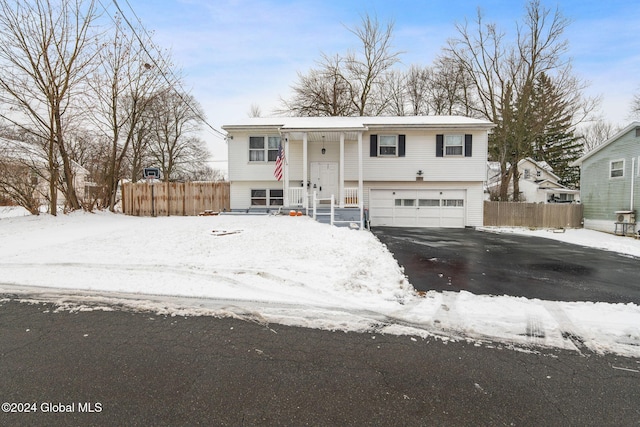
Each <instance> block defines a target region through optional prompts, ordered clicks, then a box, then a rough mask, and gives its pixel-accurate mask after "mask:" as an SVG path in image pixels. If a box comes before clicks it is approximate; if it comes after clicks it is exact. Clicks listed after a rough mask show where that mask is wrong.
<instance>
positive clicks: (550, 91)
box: [531, 74, 582, 188]
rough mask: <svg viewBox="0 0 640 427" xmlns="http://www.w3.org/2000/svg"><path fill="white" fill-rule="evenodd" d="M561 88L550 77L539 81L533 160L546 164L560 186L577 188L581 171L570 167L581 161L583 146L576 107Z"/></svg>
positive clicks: (534, 104)
mask: <svg viewBox="0 0 640 427" xmlns="http://www.w3.org/2000/svg"><path fill="white" fill-rule="evenodd" d="M569 102H570V97H567V96H566V95H565V94H564V93H562V91H561V90H560V89H559V87H558V85H556V84H555V83H554V81H553V80H552V79H551V78H550V77H549V76H548V75H546V74H541V75H540V77H538V79H537V80H536V84H535V89H534V93H533V99H532V104H533V105H532V108H531V113H532V114H531V120H532V123H531V130H532V131H534V133H535V135H534V139H533V146H532V147H531V148H532V153H531V157H532V158H533V159H534V160H536V161H545V162H547V164H549V166H551V168H552V169H553V172H554V173H555V174H556V175H558V176H559V177H560V183H561V184H563V185H566V186H568V187H571V188H577V187H578V185H579V182H580V171H579V168H576V167H570V166H569V164H570V163H571V162H573V161H574V160H577V159H578V158H580V156H581V154H582V143H581V141H580V137H579V136H577V135H576V133H575V125H574V124H573V122H574V120H573V110H574V108H573V106H571V105H570V104H569Z"/></svg>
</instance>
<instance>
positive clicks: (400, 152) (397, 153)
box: [369, 134, 407, 157]
mask: <svg viewBox="0 0 640 427" xmlns="http://www.w3.org/2000/svg"><path fill="white" fill-rule="evenodd" d="M406 148H407V136H406V135H375V134H372V135H369V156H370V157H404V156H405V154H406Z"/></svg>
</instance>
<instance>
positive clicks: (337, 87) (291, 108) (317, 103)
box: [281, 55, 354, 117]
mask: <svg viewBox="0 0 640 427" xmlns="http://www.w3.org/2000/svg"><path fill="white" fill-rule="evenodd" d="M343 68H344V66H343V59H342V58H341V57H340V56H339V55H336V56H332V57H329V56H326V55H322V60H321V61H320V62H318V67H317V68H313V69H311V70H310V71H309V72H308V73H307V74H300V73H299V74H298V79H299V82H298V83H296V84H295V85H294V86H293V87H292V88H293V93H294V95H293V98H292V99H291V100H289V101H287V100H282V103H283V104H284V110H283V111H281V112H283V113H291V114H293V115H295V116H303V117H308V116H351V115H353V114H354V108H353V103H352V102H351V90H350V84H349V82H348V81H347V80H346V78H345V77H344V75H343Z"/></svg>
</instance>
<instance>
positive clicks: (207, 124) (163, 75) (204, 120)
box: [101, 0, 227, 140]
mask: <svg viewBox="0 0 640 427" xmlns="http://www.w3.org/2000/svg"><path fill="white" fill-rule="evenodd" d="M112 1H113V4H114V5H115V7H116V8H117V9H118V11H119V12H120V15H121V16H122V19H124V21H125V22H126V23H127V25H128V26H129V28H130V29H131V32H132V33H133V35H134V36H135V38H136V39H137V40H138V43H140V46H141V47H142V49H143V50H144V51H145V53H146V54H147V56H148V57H149V60H150V61H151V62H153V65H155V66H156V68H157V69H158V71H159V72H160V75H162V77H163V78H164V79H165V81H166V82H167V84H168V85H169V87H171V88H173V89H174V91H175V92H176V94H177V95H178V97H179V98H180V99H181V100H182V102H184V103H185V105H186V106H187V107H188V108H189V109H190V110H191V111H192V112H193V114H195V116H196V117H198V118H199V119H200V120H201V121H202V122H203V123H204V124H205V125H206V126H207V127H208V128H210V129H211V130H212V131H214V132H215V134H216V136H218V137H220V138H223V139H225V140H226V138H227V135H226V134H225V133H223V132H221V131H219V130H218V129H216V128H215V127H213V126H212V125H211V124H210V123H209V122H208V121H207V120H206V119H205V118H204V117H203V116H202V115H201V114H200V113H199V112H198V111H197V110H196V109H195V108H194V107H193V106H192V105H191V104H190V103H189V102H188V101H187V100H186V99H185V98H184V96H183V95H182V93H181V92H180V91H178V90H177V89H176V88H175V85H176V84H177V85H178V86H179V87H180V89H181V90H182V91H183V92H185V93H186V91H185V90H184V88H183V87H182V85H181V83H180V80H179V79H178V78H176V76H175V74H173V71H172V70H171V68H170V67H167V68H168V70H169V72H170V73H171V77H172V79H173V81H174V82H176V83H171V81H170V80H169V78H168V77H167V75H166V72H165V70H164V68H163V67H160V65H159V64H158V62H157V61H156V59H155V57H154V56H153V55H151V53H150V52H149V50H147V46H146V44H145V43H144V42H143V41H142V39H141V38H140V36H139V35H138V32H137V31H136V29H135V27H134V26H133V25H132V24H131V22H130V21H129V19H127V16H126V15H125V14H124V12H123V11H122V9H121V8H120V5H119V4H118V1H117V0H112ZM125 1H126V3H127V6H129V9H130V10H131V12H132V13H133V15H134V16H135V18H136V19H137V20H138V23H139V24H140V27H141V28H142V31H144V33H145V35H146V36H147V39H148V40H149V44H150V45H151V46H152V47H153V49H154V50H155V51H156V52H157V53H158V55H159V56H160V58H162V59H163V61H164V58H163V57H162V54H161V53H160V50H159V49H158V48H157V47H156V46H155V44H154V43H153V40H152V38H151V36H150V35H149V33H148V32H147V30H146V29H145V27H144V25H142V21H141V20H140V18H139V17H138V15H137V14H136V12H135V11H134V10H133V8H132V7H131V4H130V3H129V0H125ZM101 4H102V3H101ZM103 7H104V6H103ZM105 10H106V9H105ZM164 62H166V61H164Z"/></svg>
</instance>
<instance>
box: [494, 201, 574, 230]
mask: <svg viewBox="0 0 640 427" xmlns="http://www.w3.org/2000/svg"><path fill="white" fill-rule="evenodd" d="M582 215H583V206H582V205H581V204H574V203H571V204H564V203H517V202H484V225H486V226H492V227H500V226H506V227H531V228H582V218H583V216H582Z"/></svg>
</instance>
